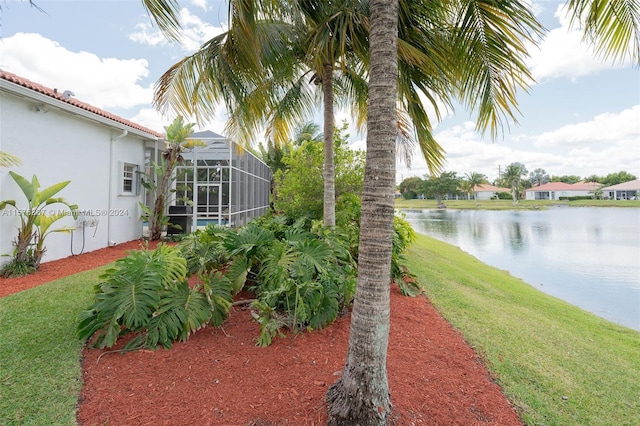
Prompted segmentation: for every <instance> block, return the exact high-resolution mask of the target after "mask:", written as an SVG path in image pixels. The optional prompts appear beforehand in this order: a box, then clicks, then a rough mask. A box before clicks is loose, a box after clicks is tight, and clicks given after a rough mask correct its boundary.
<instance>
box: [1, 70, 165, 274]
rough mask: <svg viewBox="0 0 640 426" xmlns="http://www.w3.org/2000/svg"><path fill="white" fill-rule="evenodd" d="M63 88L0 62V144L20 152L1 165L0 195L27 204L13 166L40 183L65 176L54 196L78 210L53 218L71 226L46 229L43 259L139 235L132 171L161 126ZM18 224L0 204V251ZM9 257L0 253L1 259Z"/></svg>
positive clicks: (6, 249) (138, 194) (7, 249)
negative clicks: (94, 103)
mask: <svg viewBox="0 0 640 426" xmlns="http://www.w3.org/2000/svg"><path fill="white" fill-rule="evenodd" d="M66 89H69V88H62V90H60V89H51V88H48V87H44V86H42V85H40V84H37V83H34V82H32V81H29V80H27V79H25V78H22V77H20V76H17V75H15V74H12V73H9V72H6V71H3V70H1V69H0V102H1V107H2V113H1V114H0V129H1V130H2V131H1V132H0V149H1V150H2V151H5V152H8V153H10V154H13V155H15V156H17V157H19V158H20V159H21V160H22V164H21V165H19V166H16V167H11V168H10V169H7V168H1V169H0V200H9V199H11V200H15V201H16V202H17V203H18V207H20V208H26V200H25V198H24V195H23V194H22V192H21V191H20V189H19V188H18V186H17V184H16V183H15V182H14V180H13V179H12V178H11V176H10V175H9V170H12V171H14V172H16V173H18V174H19V175H22V176H24V177H25V178H27V179H29V180H31V177H32V176H33V175H36V176H37V177H38V179H39V181H40V183H41V185H42V187H43V189H44V187H47V186H50V185H52V184H55V183H58V182H62V181H66V180H69V181H71V183H70V184H69V185H68V186H67V187H66V188H64V189H63V190H62V191H61V192H60V193H58V194H57V196H62V197H64V198H65V199H66V200H67V201H69V202H70V203H72V204H77V205H78V207H79V210H80V212H81V213H82V215H81V217H80V218H79V220H77V221H76V220H74V219H73V217H71V216H69V217H68V218H64V219H63V220H61V221H59V222H57V223H59V224H60V225H66V226H75V230H74V231H73V233H71V234H63V233H55V234H51V235H49V236H48V237H47V239H46V240H45V246H46V248H47V250H46V252H45V254H44V257H43V262H47V261H51V260H55V259H59V258H63V257H68V256H70V255H71V254H78V253H80V252H81V251H84V252H88V251H92V250H97V249H100V248H103V247H107V246H110V245H114V244H117V243H122V242H125V241H131V240H135V239H138V238H140V237H141V236H142V222H141V220H140V215H141V213H142V212H141V210H140V207H139V205H138V202H139V201H142V200H143V197H142V196H143V194H142V192H143V191H142V190H141V187H140V184H139V179H138V173H137V172H138V171H141V170H143V167H144V165H145V147H146V149H147V150H155V151H156V152H157V150H158V143H159V142H162V140H163V135H162V134H160V133H158V132H155V131H153V130H151V129H148V128H146V127H143V126H141V125H139V124H136V123H133V122H131V121H129V120H126V119H124V118H122V117H119V116H117V115H114V114H111V113H109V112H107V111H104V110H102V109H99V108H96V107H94V106H91V105H89V104H87V103H84V102H81V101H80V100H77V99H75V97H74V96H75V95H74V94H73V93H72V92H71V91H70V90H66ZM114 96H117V94H116V93H114ZM52 208H54V209H55V208H56V207H55V205H52ZM18 225H19V217H18V216H16V215H15V214H8V212H7V210H4V211H0V254H8V255H11V253H12V252H13V244H12V241H13V240H14V238H15V237H16V235H17V226H18ZM9 259H10V257H0V263H5V262H7V261H8V260H9Z"/></svg>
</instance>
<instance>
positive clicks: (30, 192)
mask: <svg viewBox="0 0 640 426" xmlns="http://www.w3.org/2000/svg"><path fill="white" fill-rule="evenodd" d="M9 174H10V175H11V177H12V178H13V180H14V181H15V182H16V183H17V184H18V186H19V187H20V190H21V191H22V193H23V194H24V196H25V198H26V199H27V201H28V202H29V205H31V201H32V200H33V199H34V198H35V195H36V191H37V190H38V188H37V187H35V186H34V185H33V183H31V182H29V181H28V180H27V179H25V178H24V177H22V176H20V175H19V174H17V173H16V172H13V171H9ZM33 178H34V179H35V176H33ZM35 182H37V180H36V181H35Z"/></svg>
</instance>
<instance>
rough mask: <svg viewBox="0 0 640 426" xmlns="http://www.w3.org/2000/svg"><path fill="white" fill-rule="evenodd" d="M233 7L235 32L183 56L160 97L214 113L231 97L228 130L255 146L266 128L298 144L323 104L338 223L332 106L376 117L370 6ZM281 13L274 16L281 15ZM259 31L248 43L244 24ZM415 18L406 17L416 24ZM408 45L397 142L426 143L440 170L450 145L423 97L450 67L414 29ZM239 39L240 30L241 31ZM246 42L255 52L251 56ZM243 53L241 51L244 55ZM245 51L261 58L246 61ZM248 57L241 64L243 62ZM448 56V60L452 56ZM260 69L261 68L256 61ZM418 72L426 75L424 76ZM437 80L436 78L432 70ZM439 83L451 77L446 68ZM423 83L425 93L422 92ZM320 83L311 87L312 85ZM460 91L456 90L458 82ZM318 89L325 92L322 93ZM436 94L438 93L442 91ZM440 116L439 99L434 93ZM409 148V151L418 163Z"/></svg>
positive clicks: (164, 80) (328, 212) (329, 202)
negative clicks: (438, 135) (444, 145)
mask: <svg viewBox="0 0 640 426" xmlns="http://www.w3.org/2000/svg"><path fill="white" fill-rule="evenodd" d="M236 3H241V2H232V3H231V4H230V9H231V13H230V16H231V25H230V29H229V30H228V31H227V32H225V33H224V34H221V35H220V36H218V37H216V38H214V39H212V40H210V41H209V42H207V43H205V44H204V45H203V46H202V47H201V49H200V50H199V51H197V52H195V53H194V54H193V55H191V56H188V57H186V58H184V59H183V60H182V61H180V62H178V63H177V64H175V65H174V66H173V67H172V68H171V69H170V70H168V71H167V72H166V73H165V74H164V75H163V76H162V77H161V79H160V80H159V81H158V84H157V86H156V96H155V101H156V104H157V105H158V106H170V107H172V108H173V109H175V110H176V111H178V112H180V113H183V114H194V115H196V117H198V116H210V115H211V114H212V113H213V110H214V108H215V101H218V100H221V99H224V101H225V103H226V107H227V110H228V111H229V113H230V120H229V122H228V127H227V134H228V135H230V137H232V138H237V139H240V141H241V142H245V143H246V142H247V140H249V139H250V138H251V137H252V136H253V135H255V133H256V132H257V131H259V130H260V129H261V128H262V127H263V126H265V124H266V125H267V127H268V130H269V131H270V134H271V135H272V137H273V139H274V141H275V142H276V143H279V142H284V141H286V140H288V139H289V138H290V134H289V133H290V132H291V130H292V129H293V124H294V123H296V122H298V121H300V119H302V118H304V117H305V115H308V114H311V113H312V111H313V105H315V103H316V102H317V100H319V99H322V100H323V101H324V102H323V107H324V117H325V119H324V137H325V168H324V184H325V188H324V196H325V203H324V204H325V218H324V219H325V225H327V226H331V225H333V224H334V223H335V196H334V195H335V188H334V186H335V185H334V183H333V182H334V166H333V129H334V127H335V125H334V121H333V104H334V101H335V102H336V103H342V104H346V103H348V104H349V105H351V106H352V107H353V112H354V115H355V116H356V121H357V122H358V123H359V124H360V125H361V126H362V127H364V123H366V115H367V103H366V99H367V90H368V86H367V72H368V71H367V67H366V64H367V63H368V59H367V56H368V45H367V36H368V22H369V17H368V5H369V2H368V1H362V0H358V1H354V0H341V1H337V2H322V1H311V2H309V1H305V2H301V1H291V2H273V3H276V4H278V5H279V7H278V8H276V9H273V8H272V7H270V5H271V4H272V3H268V2H267V3H266V5H265V4H263V3H259V4H258V5H259V6H260V7H261V9H260V10H259V12H260V13H259V16H260V18H257V17H254V19H253V20H250V19H248V18H247V16H246V15H247V14H246V13H241V12H236V11H235V8H236V7H238V8H241V10H242V11H246V9H247V7H246V3H241V4H239V5H238V6H236ZM418 3H419V2H416V4H418ZM274 11H275V12H274ZM248 21H251V22H252V23H253V25H254V28H255V31H254V34H255V37H254V39H252V40H246V38H245V39H244V42H242V43H240V42H238V40H240V39H242V38H243V37H245V33H246V32H245V31H244V25H245V22H248ZM411 25H412V22H410V20H409V19H407V26H408V27H409V28H410V27H411ZM405 32H406V33H407V34H406V38H407V41H406V42H405V44H406V46H405V47H404V48H403V49H400V50H399V55H400V58H401V60H402V61H403V64H405V65H404V67H403V68H402V74H403V75H404V78H402V79H400V80H399V81H400V82H403V84H404V85H405V86H407V87H406V88H405V89H404V90H403V91H402V92H401V100H402V102H401V103H399V108H400V111H401V112H402V114H400V115H399V116H398V140H399V141H402V142H404V143H405V144H407V145H409V146H412V145H414V144H415V143H418V144H419V146H420V148H421V150H422V152H423V155H424V156H425V158H426V160H427V163H428V165H429V167H430V169H432V170H437V169H438V168H439V167H440V166H441V164H442V154H443V152H442V149H441V148H440V146H439V145H438V144H437V143H436V142H435V140H434V139H433V137H432V135H431V126H430V123H429V117H428V115H427V113H426V110H427V109H426V108H425V106H424V105H423V101H422V99H421V98H420V97H419V96H418V92H419V91H420V90H424V88H425V87H427V86H429V85H428V84H425V81H426V80H425V78H424V77H423V74H425V73H424V72H421V71H420V69H421V68H426V67H428V68H430V69H432V70H435V69H448V68H450V67H449V66H448V65H443V64H431V62H433V61H432V59H431V57H430V55H429V54H428V52H427V51H426V49H425V48H424V47H426V46H424V43H423V40H422V38H421V37H419V36H418V35H416V34H413V33H412V32H410V31H405ZM238 33H240V34H238ZM246 46H255V50H253V51H248V50H247V48H246ZM241 49H242V50H241ZM246 55H252V59H251V60H246ZM238 58H241V59H242V60H239V59H238ZM443 58H448V56H447V55H443V56H442V57H441V58H440V60H442V59H443ZM256 64H258V68H257V69H256V68H255V67H254V65H256ZM416 70H417V71H416ZM426 74H429V73H426ZM440 74H441V76H440V78H443V76H444V73H443V72H440ZM418 78H421V79H423V80H425V81H422V82H420V81H418V85H417V89H419V90H418V91H416V87H414V86H413V82H414V80H416V79H418ZM310 83H312V84H310ZM449 86H450V87H451V86H452V85H451V84H449ZM317 88H319V89H317ZM436 92H437V90H436ZM425 98H426V99H427V100H428V101H429V102H431V103H432V106H433V108H434V109H435V110H436V111H438V107H439V106H438V103H437V102H436V100H437V99H436V98H437V97H434V96H432V95H431V94H428V95H427V96H426V97H425ZM410 152H411V150H410V149H407V150H405V151H404V153H405V154H406V155H405V159H406V160H409V159H410V156H409V155H408V154H409V153H410Z"/></svg>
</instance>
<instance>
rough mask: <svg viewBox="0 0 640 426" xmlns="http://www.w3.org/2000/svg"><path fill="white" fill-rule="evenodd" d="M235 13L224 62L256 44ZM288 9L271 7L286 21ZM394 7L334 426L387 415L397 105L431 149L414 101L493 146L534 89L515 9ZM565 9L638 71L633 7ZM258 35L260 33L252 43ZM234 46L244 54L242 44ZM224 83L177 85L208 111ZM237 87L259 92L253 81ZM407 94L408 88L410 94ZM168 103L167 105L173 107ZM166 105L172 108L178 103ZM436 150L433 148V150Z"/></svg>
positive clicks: (381, 34)
mask: <svg viewBox="0 0 640 426" xmlns="http://www.w3.org/2000/svg"><path fill="white" fill-rule="evenodd" d="M142 1H143V3H145V4H149V5H156V6H158V4H162V6H163V7H164V9H163V10H164V11H166V10H167V9H171V8H172V7H174V8H175V3H174V2H173V0H170V1H169V0H166V1H162V0H142ZM235 3H236V2H234V4H235ZM237 3H238V5H239V6H238V7H237V8H234V7H230V9H231V10H232V11H233V13H234V14H237V15H238V16H239V18H238V19H237V20H236V21H234V22H235V24H232V28H231V30H232V32H234V34H237V37H236V39H235V43H236V44H240V46H236V50H233V51H229V50H227V51H226V52H227V53H237V52H239V51H240V50H244V51H250V50H251V49H256V48H257V45H258V44H259V43H255V42H254V43H250V42H249V41H250V40H251V37H247V34H249V33H251V32H252V31H254V30H255V26H254V27H252V24H254V23H255V20H252V19H251V17H252V16H255V15H252V14H250V13H245V12H247V10H246V8H247V7H250V6H255V4H254V3H253V2H237ZM292 3H294V2H271V3H270V4H276V5H277V6H278V7H280V8H281V9H283V10H291V5H292ZM399 3H400V2H397V1H394V0H372V1H371V27H370V34H369V42H370V52H371V58H370V60H371V63H370V78H369V84H370V88H369V92H368V93H367V95H368V96H367V99H368V102H369V107H368V108H369V109H368V111H367V112H368V116H369V118H368V133H367V147H368V151H367V159H366V172H365V183H364V189H363V197H362V222H361V236H360V256H359V264H358V289H357V292H356V298H355V300H354V306H353V312H352V320H351V329H350V338H349V352H348V355H347V362H346V364H345V368H344V370H343V374H342V377H341V378H340V379H339V381H338V382H337V383H336V384H334V385H333V386H332V387H331V388H330V390H329V392H328V394H327V398H328V401H329V424H333V425H341V424H370V425H378V424H379V425H383V424H386V422H387V419H388V417H389V412H390V408H391V402H390V397H389V389H388V382H387V376H386V365H385V364H386V348H387V344H388V332H389V277H390V264H391V247H392V229H393V205H394V200H393V193H394V187H395V184H394V177H395V153H396V151H395V149H394V148H395V141H396V136H397V124H398V121H399V120H398V113H397V110H396V101H397V100H398V99H401V100H404V102H405V104H404V105H403V106H404V110H406V111H408V112H409V113H410V114H409V116H410V117H411V118H412V120H413V125H414V126H416V132H417V133H418V135H420V134H421V132H422V133H423V134H427V137H426V138H423V139H422V141H423V142H424V141H433V138H432V137H431V132H430V130H431V128H430V125H429V120H428V117H427V116H426V113H425V114H424V117H423V118H424V120H422V121H419V120H416V118H417V117H418V116H419V115H420V113H419V112H418V111H416V109H415V107H414V103H415V102H416V101H417V100H418V99H419V98H418V93H422V94H424V95H426V96H427V97H428V99H429V101H430V102H432V104H435V103H436V100H438V98H441V99H444V100H450V99H454V98H460V99H461V100H462V101H463V104H464V105H465V106H467V107H469V108H470V109H472V110H476V111H478V120H477V125H478V128H479V129H487V128H490V129H491V134H492V135H496V134H497V131H498V130H499V129H500V128H501V127H502V123H503V120H502V119H503V118H504V116H506V117H507V118H513V115H514V113H513V111H514V109H515V102H516V97H515V96H516V92H517V89H518V88H523V87H526V85H527V82H528V80H529V72H528V70H527V68H526V66H525V64H524V57H525V56H526V49H525V44H524V42H525V41H533V42H535V39H536V37H537V35H538V33H539V31H540V26H539V24H538V22H537V21H536V20H535V17H534V16H533V14H532V13H531V12H530V11H529V10H528V9H527V8H526V7H525V6H524V5H523V4H522V3H521V2H519V1H509V2H493V1H491V2H489V1H478V0H464V1H459V2H446V1H444V0H440V1H429V2H423V1H418V0H415V1H412V0H406V1H402V2H401V4H400V5H399ZM398 8H399V9H400V12H399V11H398ZM569 8H570V10H571V11H572V13H573V16H574V20H575V21H577V22H578V23H581V24H583V28H585V30H586V31H587V34H588V35H589V36H594V37H595V38H596V40H597V41H598V44H597V45H598V48H599V51H600V52H603V53H604V54H606V53H608V52H612V53H613V54H614V55H613V56H614V58H615V59H624V58H625V57H626V55H628V56H630V57H632V59H633V61H634V63H638V62H639V59H640V47H639V42H638V40H640V29H639V28H638V25H637V22H638V18H637V15H638V10H637V7H636V6H635V5H634V4H632V3H621V2H604V3H603V2H599V1H593V0H591V1H590V0H570V1H569ZM150 11H151V14H152V16H154V18H155V19H156V20H158V19H160V20H161V22H159V25H160V27H161V28H162V27H163V25H164V26H168V27H171V24H175V22H176V21H175V20H174V18H175V16H173V17H172V16H171V15H170V14H168V13H164V14H159V15H158V16H156V15H154V13H153V12H152V9H150ZM234 16H235V15H234ZM396 30H398V31H396ZM407 33H411V34H413V35H416V36H420V37H417V39H416V40H414V44H411V43H407V44H404V43H403V42H401V41H400V42H398V37H399V34H401V35H405V34H407ZM259 34H260V35H261V36H262V35H264V34H265V33H264V32H263V31H259ZM243 37H244V39H243ZM240 39H242V40H246V41H247V42H246V43H239V42H238V40H240ZM254 40H255V38H254ZM400 40H402V37H400ZM219 41H220V40H219ZM416 45H420V46H421V47H422V49H421V51H422V52H423V53H424V55H419V54H418V55H417V57H420V58H421V59H424V60H423V61H422V62H420V63H414V66H413V67H411V66H406V67H404V65H403V62H402V61H401V60H400V59H399V58H402V57H403V54H405V53H407V51H413V50H415V49H414V48H415V46H416ZM210 46H211V48H212V49H213V50H216V49H218V50H220V49H221V43H220V42H218V43H214V44H211V45H210ZM254 57H255V56H254ZM254 57H243V56H236V57H235V59H237V61H238V63H240V64H241V65H243V66H244V65H246V64H247V63H248V62H254V65H255V63H256V61H255V60H253V59H252V58H254ZM229 59H230V58H229ZM197 61H199V64H200V66H202V67H204V66H209V65H210V64H206V63H205V62H206V61H203V57H202V56H201V57H200V58H199V59H198V60H197ZM227 63H230V62H227ZM365 64H366V63H365ZM445 64H446V65H450V66H451V67H446V66H444V65H445ZM194 65H195V64H194ZM213 65H214V66H213V67H210V68H209V69H210V70H216V67H215V66H216V65H224V63H222V62H220V61H218V62H217V63H215V64H213ZM194 69H197V68H193V67H192V68H191V70H192V71H193V70H194ZM220 71H221V73H222V74H221V75H216V74H214V73H206V74H203V75H204V76H205V77H204V78H203V79H202V80H201V79H198V78H194V74H193V72H192V73H191V75H189V74H188V73H187V74H184V77H185V80H184V81H185V84H183V85H182V86H181V88H180V87H179V89H180V90H181V91H182V92H183V94H185V95H186V98H187V99H193V98H195V99H198V98H200V97H201V98H202V99H204V100H209V101H211V100H213V99H214V98H216V97H217V96H219V94H220V91H221V90H223V89H228V92H227V93H236V92H233V91H234V90H236V89H240V88H241V87H242V85H239V86H233V85H231V86H227V87H224V88H222V87H221V86H223V84H222V83H221V82H222V79H223V78H227V77H230V80H229V83H230V84H233V83H235V82H237V81H238V79H237V76H238V74H235V75H234V74H233V73H231V72H229V69H228V68H226V67H224V66H223V67H221V68H220ZM213 76H215V77H216V81H218V83H215V84H212V80H211V79H210V78H212V77H213ZM244 76H247V77H249V78H256V80H255V81H256V82H258V83H259V82H260V79H259V78H258V77H256V76H255V73H247V74H244ZM189 77H190V78H189ZM396 77H397V78H396ZM354 81H357V80H354ZM407 82H411V83H413V84H412V85H407V84H406V83H407ZM206 83H208V84H206ZM224 83H226V82H224ZM396 85H397V86H396ZM212 89H213V91H212ZM403 90H404V91H403ZM198 91H201V92H200V93H199V95H200V96H195V95H196V92H198ZM237 94H240V93H239V92H238V93H237ZM166 99H169V100H170V99H171V96H169V97H167V98H166ZM178 99H179V97H178ZM238 99H240V97H239V98H238ZM173 102H174V103H178V104H179V102H177V101H175V99H174V101H173ZM187 104H188V103H187ZM198 105H199V106H198V107H202V108H205V111H206V108H209V111H211V108H212V103H211V102H203V103H201V104H198ZM355 105H356V106H360V105H362V104H361V103H357V104H355ZM231 111H232V112H233V111H234V110H233V109H231ZM325 136H326V135H325ZM433 142H435V141H433ZM421 143H422V142H421ZM435 147H437V144H435V145H432V148H435ZM422 148H423V153H424V152H425V149H424V147H422ZM437 154H438V152H437V151H434V150H432V151H431V155H435V156H436V158H437ZM440 154H441V152H440Z"/></svg>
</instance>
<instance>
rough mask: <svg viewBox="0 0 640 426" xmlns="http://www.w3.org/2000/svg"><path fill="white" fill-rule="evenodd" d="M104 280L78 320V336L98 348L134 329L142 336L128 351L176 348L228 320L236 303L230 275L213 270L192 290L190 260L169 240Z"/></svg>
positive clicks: (122, 263)
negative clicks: (208, 327) (188, 268)
mask: <svg viewBox="0 0 640 426" xmlns="http://www.w3.org/2000/svg"><path fill="white" fill-rule="evenodd" d="M100 278H101V279H102V280H103V281H102V282H101V283H100V284H98V285H97V286H96V287H95V289H94V290H95V293H96V295H95V301H94V303H93V304H92V305H91V306H90V307H89V308H88V309H87V310H85V311H83V312H81V313H80V315H79V318H78V337H79V338H80V339H81V340H84V341H90V346H92V347H97V348H105V347H112V346H113V345H115V343H116V341H117V339H118V337H119V336H121V335H123V334H125V333H128V332H131V333H136V334H137V336H136V337H135V338H134V339H132V340H131V341H129V342H128V343H127V345H125V350H129V349H139V348H143V347H144V348H149V349H155V348H156V347H157V346H158V345H162V346H163V347H165V348H170V347H171V346H172V345H173V342H174V341H178V340H180V341H184V340H186V339H187V338H188V337H189V335H190V334H191V333H193V332H194V331H196V330H198V329H200V328H202V327H204V326H206V325H207V324H208V323H212V324H213V325H220V324H222V322H223V321H224V319H225V318H226V317H227V314H228V312H229V308H230V307H231V303H232V295H231V283H230V282H229V280H228V279H226V278H225V277H224V276H222V274H220V273H219V272H218V271H211V272H209V273H207V274H202V275H200V276H199V278H200V280H199V282H198V283H197V284H196V285H195V286H194V287H193V288H191V287H190V286H189V283H188V281H187V261H186V259H185V258H184V257H182V256H181V252H180V250H179V249H178V248H176V247H170V246H166V245H163V244H160V245H158V248H157V249H156V250H146V249H145V250H136V251H132V252H130V253H129V255H128V256H127V257H125V258H123V259H120V260H118V261H116V264H115V266H114V267H113V268H110V269H108V270H107V271H105V273H104V274H103V275H101V276H100Z"/></svg>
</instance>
